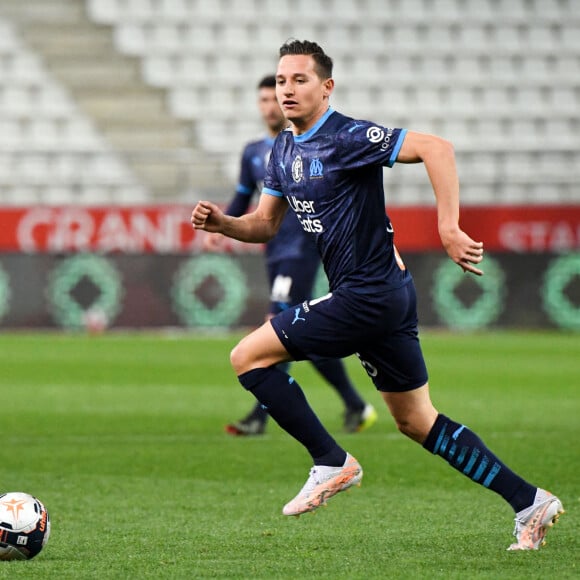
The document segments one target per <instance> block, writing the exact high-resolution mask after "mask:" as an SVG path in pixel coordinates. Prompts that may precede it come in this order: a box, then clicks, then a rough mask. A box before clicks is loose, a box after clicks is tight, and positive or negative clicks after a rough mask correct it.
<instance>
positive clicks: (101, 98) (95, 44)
mask: <svg viewBox="0 0 580 580" xmlns="http://www.w3.org/2000/svg"><path fill="white" fill-rule="evenodd" d="M0 17H5V18H7V19H9V20H10V21H11V22H13V23H14V24H15V25H16V26H17V27H18V31H19V33H20V35H21V37H22V38H23V39H24V41H25V42H26V43H27V45H28V46H29V47H31V48H32V49H34V50H35V51H36V53H37V54H38V55H39V56H40V57H41V58H42V60H43V62H44V65H45V66H46V68H47V69H48V70H49V71H50V73H51V74H52V75H53V76H54V77H55V78H56V79H57V80H58V81H59V82H60V83H62V85H63V86H65V87H66V88H67V89H68V91H69V92H70V94H71V95H72V97H73V98H74V99H75V101H76V103H77V105H78V107H79V108H80V109H81V110H82V111H84V112H85V113H86V114H87V115H89V117H90V118H91V120H92V121H93V122H94V125H95V127H96V128H97V129H98V131H99V132H100V133H101V135H102V136H103V137H104V139H105V140H106V141H107V142H108V143H109V144H110V145H111V146H112V147H113V148H115V149H116V150H117V151H118V152H119V154H120V155H122V157H123V158H124V159H125V160H126V162H127V164H128V165H129V166H130V167H131V168H132V169H133V171H134V173H135V174H136V175H137V176H138V177H139V179H140V180H141V181H142V183H143V185H144V186H145V187H146V188H147V189H148V190H149V191H150V192H151V197H152V198H153V199H152V201H155V200H158V201H162V200H171V199H176V198H180V197H182V196H183V195H184V194H188V191H184V190H183V189H182V188H184V187H186V185H185V181H184V178H183V176H184V175H185V174H187V175H191V170H192V167H191V166H194V168H198V167H199V168H200V171H196V172H195V180H194V181H195V182H194V185H193V187H194V188H195V190H196V191H198V192H205V191H214V190H215V189H216V188H217V189H223V188H229V187H230V186H229V185H228V183H229V182H226V178H225V176H224V174H223V171H222V170H221V166H220V163H219V160H218V159H217V158H216V157H212V156H211V155H208V154H206V153H205V152H204V151H203V150H202V149H200V148H197V147H196V144H195V141H194V139H193V136H194V135H195V132H194V130H193V124H192V122H191V121H180V120H179V119H177V118H175V117H174V116H173V115H172V114H171V113H170V112H168V110H167V99H166V95H165V91H164V90H163V89H160V88H156V87H152V86H148V85H147V84H146V83H145V82H144V81H143V77H142V72H141V63H140V60H139V59H135V58H132V57H128V56H125V55H122V54H120V53H119V52H118V51H117V50H116V49H115V47H114V44H113V40H112V37H113V34H112V31H111V29H110V28H109V27H107V26H102V25H98V24H95V23H93V22H91V21H90V20H89V19H88V18H87V14H86V6H85V2H83V1H82V0H26V2H20V3H16V2H12V1H10V0H4V1H0ZM190 188H191V185H190Z"/></svg>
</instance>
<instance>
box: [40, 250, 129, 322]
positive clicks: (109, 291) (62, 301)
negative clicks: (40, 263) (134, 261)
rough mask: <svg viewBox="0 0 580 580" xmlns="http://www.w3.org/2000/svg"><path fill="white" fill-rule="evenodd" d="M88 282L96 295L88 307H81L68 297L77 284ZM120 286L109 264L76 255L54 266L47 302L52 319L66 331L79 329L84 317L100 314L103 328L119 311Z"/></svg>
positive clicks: (121, 288) (118, 276)
mask: <svg viewBox="0 0 580 580" xmlns="http://www.w3.org/2000/svg"><path fill="white" fill-rule="evenodd" d="M83 279H87V280H89V281H90V282H91V283H92V284H93V285H94V286H95V287H96V288H97V289H98V290H99V295H98V296H97V297H96V298H95V299H94V301H93V302H92V303H91V304H89V305H88V306H86V307H85V306H83V305H82V304H79V302H78V301H77V300H76V299H75V298H74V296H73V295H72V291H73V290H74V289H75V287H76V286H77V285H78V284H79V282H81V280H83ZM122 298H123V283H122V281H121V277H120V275H119V273H118V271H117V269H116V268H115V266H113V264H111V262H110V261H109V260H107V259H106V258H103V257H102V256H95V255H93V254H80V255H78V256H73V257H72V258H67V259H66V260H64V261H63V262H62V263H61V264H60V265H59V266H57V267H56V268H55V269H54V270H53V272H52V274H51V279H50V283H49V287H48V299H49V302H50V303H51V305H52V315H53V317H54V319H55V320H56V321H57V322H58V323H59V324H60V325H62V326H64V327H66V328H81V327H83V326H85V324H86V317H87V313H88V312H90V311H94V312H98V313H101V314H102V315H103V316H104V318H105V321H106V323H107V324H110V323H111V321H112V320H113V319H114V318H115V317H116V316H117V314H118V313H119V311H120V310H121V302H122Z"/></svg>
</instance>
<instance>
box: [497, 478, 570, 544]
mask: <svg viewBox="0 0 580 580" xmlns="http://www.w3.org/2000/svg"><path fill="white" fill-rule="evenodd" d="M563 513H564V507H563V506H562V502H561V501H560V500H559V499H558V498H557V497H556V496H555V495H552V494H551V493H550V492H549V491H546V490H544V489H540V488H538V491H537V492H536V498H535V500H534V503H533V504H532V505H531V506H530V507H529V508H526V509H525V510H522V511H521V512H518V513H517V514H516V518H515V521H516V527H515V530H514V536H515V537H516V538H517V542H516V543H515V544H512V545H511V546H510V547H509V548H508V550H539V549H540V546H543V545H544V544H545V543H546V542H545V541H544V537H545V535H546V532H547V531H548V528H551V527H552V526H553V525H554V524H555V523H556V522H557V521H558V518H559V517H560V514H563Z"/></svg>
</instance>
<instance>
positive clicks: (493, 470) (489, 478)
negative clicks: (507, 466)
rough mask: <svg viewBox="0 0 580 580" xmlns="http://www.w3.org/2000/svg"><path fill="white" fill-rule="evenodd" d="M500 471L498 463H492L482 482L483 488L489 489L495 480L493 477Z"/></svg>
mask: <svg viewBox="0 0 580 580" xmlns="http://www.w3.org/2000/svg"><path fill="white" fill-rule="evenodd" d="M500 471H501V465H500V464H499V463H494V464H493V467H492V468H491V470H490V472H489V473H488V474H487V477H486V478H485V479H484V481H483V487H489V486H490V484H491V482H492V481H493V480H494V479H495V476H496V475H497V474H498V473H499V472H500Z"/></svg>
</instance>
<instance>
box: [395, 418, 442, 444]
mask: <svg viewBox="0 0 580 580" xmlns="http://www.w3.org/2000/svg"><path fill="white" fill-rule="evenodd" d="M395 423H396V425H397V429H398V430H399V431H400V432H401V433H402V434H403V435H406V436H407V437H409V439H412V440H413V441H416V442H417V443H423V441H425V439H426V438H427V435H429V431H430V430H431V426H432V424H433V421H431V419H430V418H429V417H426V416H422V415H420V414H416V413H411V414H409V415H405V416H400V417H395Z"/></svg>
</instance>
